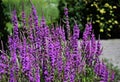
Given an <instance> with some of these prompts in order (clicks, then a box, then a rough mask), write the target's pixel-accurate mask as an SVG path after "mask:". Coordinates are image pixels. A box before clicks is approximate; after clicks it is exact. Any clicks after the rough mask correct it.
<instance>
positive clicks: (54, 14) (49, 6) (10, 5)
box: [3, 0, 59, 33]
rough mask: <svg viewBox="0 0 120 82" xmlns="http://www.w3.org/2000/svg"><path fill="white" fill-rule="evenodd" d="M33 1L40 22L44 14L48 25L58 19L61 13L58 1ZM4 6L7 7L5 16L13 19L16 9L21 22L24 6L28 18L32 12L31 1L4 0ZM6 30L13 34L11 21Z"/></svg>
mask: <svg viewBox="0 0 120 82" xmlns="http://www.w3.org/2000/svg"><path fill="white" fill-rule="evenodd" d="M31 1H32V3H33V4H34V5H35V7H36V10H37V14H38V17H39V20H40V19H41V17H42V15H43V14H44V16H45V18H46V22H47V24H51V23H53V22H55V21H56V19H57V18H58V13H59V11H58V9H57V6H58V0H31ZM3 4H4V5H5V6H6V8H5V9H4V13H5V15H7V16H8V18H9V19H11V12H12V11H13V10H14V9H16V11H17V16H18V20H19V21H21V10H22V7H23V6H24V10H25V13H26V16H27V18H28V16H29V14H30V12H31V3H30V0H24V1H23V0H3ZM26 20H28V19H26ZM19 24H20V22H19ZM6 30H7V31H8V32H9V33H11V32H12V24H11V21H9V22H7V23H6Z"/></svg>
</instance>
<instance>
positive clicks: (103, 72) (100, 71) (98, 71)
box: [94, 62, 108, 82]
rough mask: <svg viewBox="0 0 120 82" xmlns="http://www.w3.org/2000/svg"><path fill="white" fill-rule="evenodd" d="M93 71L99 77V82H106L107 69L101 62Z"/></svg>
mask: <svg viewBox="0 0 120 82" xmlns="http://www.w3.org/2000/svg"><path fill="white" fill-rule="evenodd" d="M94 71H95V73H96V75H97V76H99V77H100V79H101V80H100V82H108V69H107V67H106V65H105V64H104V63H103V62H102V63H101V62H97V63H96V65H95V67H94Z"/></svg>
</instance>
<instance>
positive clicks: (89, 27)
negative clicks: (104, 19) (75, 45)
mask: <svg viewBox="0 0 120 82" xmlns="http://www.w3.org/2000/svg"><path fill="white" fill-rule="evenodd" d="M91 31H92V24H91V23H88V24H86V28H85V31H84V33H83V38H82V44H81V46H82V49H84V50H86V46H87V44H88V40H89V39H90V34H91Z"/></svg>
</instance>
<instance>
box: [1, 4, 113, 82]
mask: <svg viewBox="0 0 120 82" xmlns="http://www.w3.org/2000/svg"><path fill="white" fill-rule="evenodd" d="M65 17H66V28H67V34H68V37H69V38H68V40H66V39H65V31H64V28H63V27H62V26H61V25H57V26H54V25H52V28H51V27H49V26H47V25H46V22H45V18H44V16H42V19H41V22H40V24H39V21H38V16H37V11H36V9H35V7H34V6H33V5H32V12H31V14H30V16H29V21H28V24H27V22H26V21H25V19H26V17H25V13H24V11H22V18H23V20H22V22H23V27H22V28H24V29H26V30H22V31H21V30H19V28H18V20H17V15H16V11H13V17H12V21H13V35H11V36H9V41H8V43H9V47H8V48H9V54H8V56H7V55H6V54H5V52H4V51H3V52H2V53H1V54H0V80H3V78H4V75H7V76H8V78H9V79H8V81H9V82H18V81H20V80H21V81H23V82H26V81H27V82H28V81H29V82H81V81H83V80H82V79H83V78H82V76H83V77H86V74H85V73H86V70H85V69H86V67H91V69H94V71H93V72H94V73H95V76H97V77H98V78H100V82H108V80H109V71H108V69H107V67H106V65H105V64H104V63H102V62H101V61H100V60H99V55H101V51H102V48H101V44H100V40H98V41H97V40H96V39H95V35H94V33H93V32H92V24H91V23H88V24H86V28H85V31H84V33H83V39H82V40H81V41H80V43H81V44H80V47H79V46H78V45H79V44H78V42H79V40H78V38H79V36H80V35H79V34H80V30H79V27H78V25H77V23H76V22H75V25H74V27H73V34H71V35H70V26H69V20H68V18H69V17H68V9H67V8H65ZM27 25H29V26H27ZM111 80H112V81H113V80H114V72H113V73H112V76H111ZM93 81H95V80H93Z"/></svg>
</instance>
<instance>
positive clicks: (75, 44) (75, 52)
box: [71, 24, 81, 73]
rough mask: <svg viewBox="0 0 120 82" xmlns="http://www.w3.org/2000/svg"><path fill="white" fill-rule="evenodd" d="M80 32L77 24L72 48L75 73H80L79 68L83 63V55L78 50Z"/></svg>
mask: <svg viewBox="0 0 120 82" xmlns="http://www.w3.org/2000/svg"><path fill="white" fill-rule="evenodd" d="M79 33H80V30H79V28H78V25H77V24H75V26H74V28H73V36H72V38H71V44H72V45H71V47H72V60H73V69H74V70H75V72H76V73H77V72H78V67H79V65H80V63H81V54H80V53H79V50H78V38H79Z"/></svg>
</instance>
